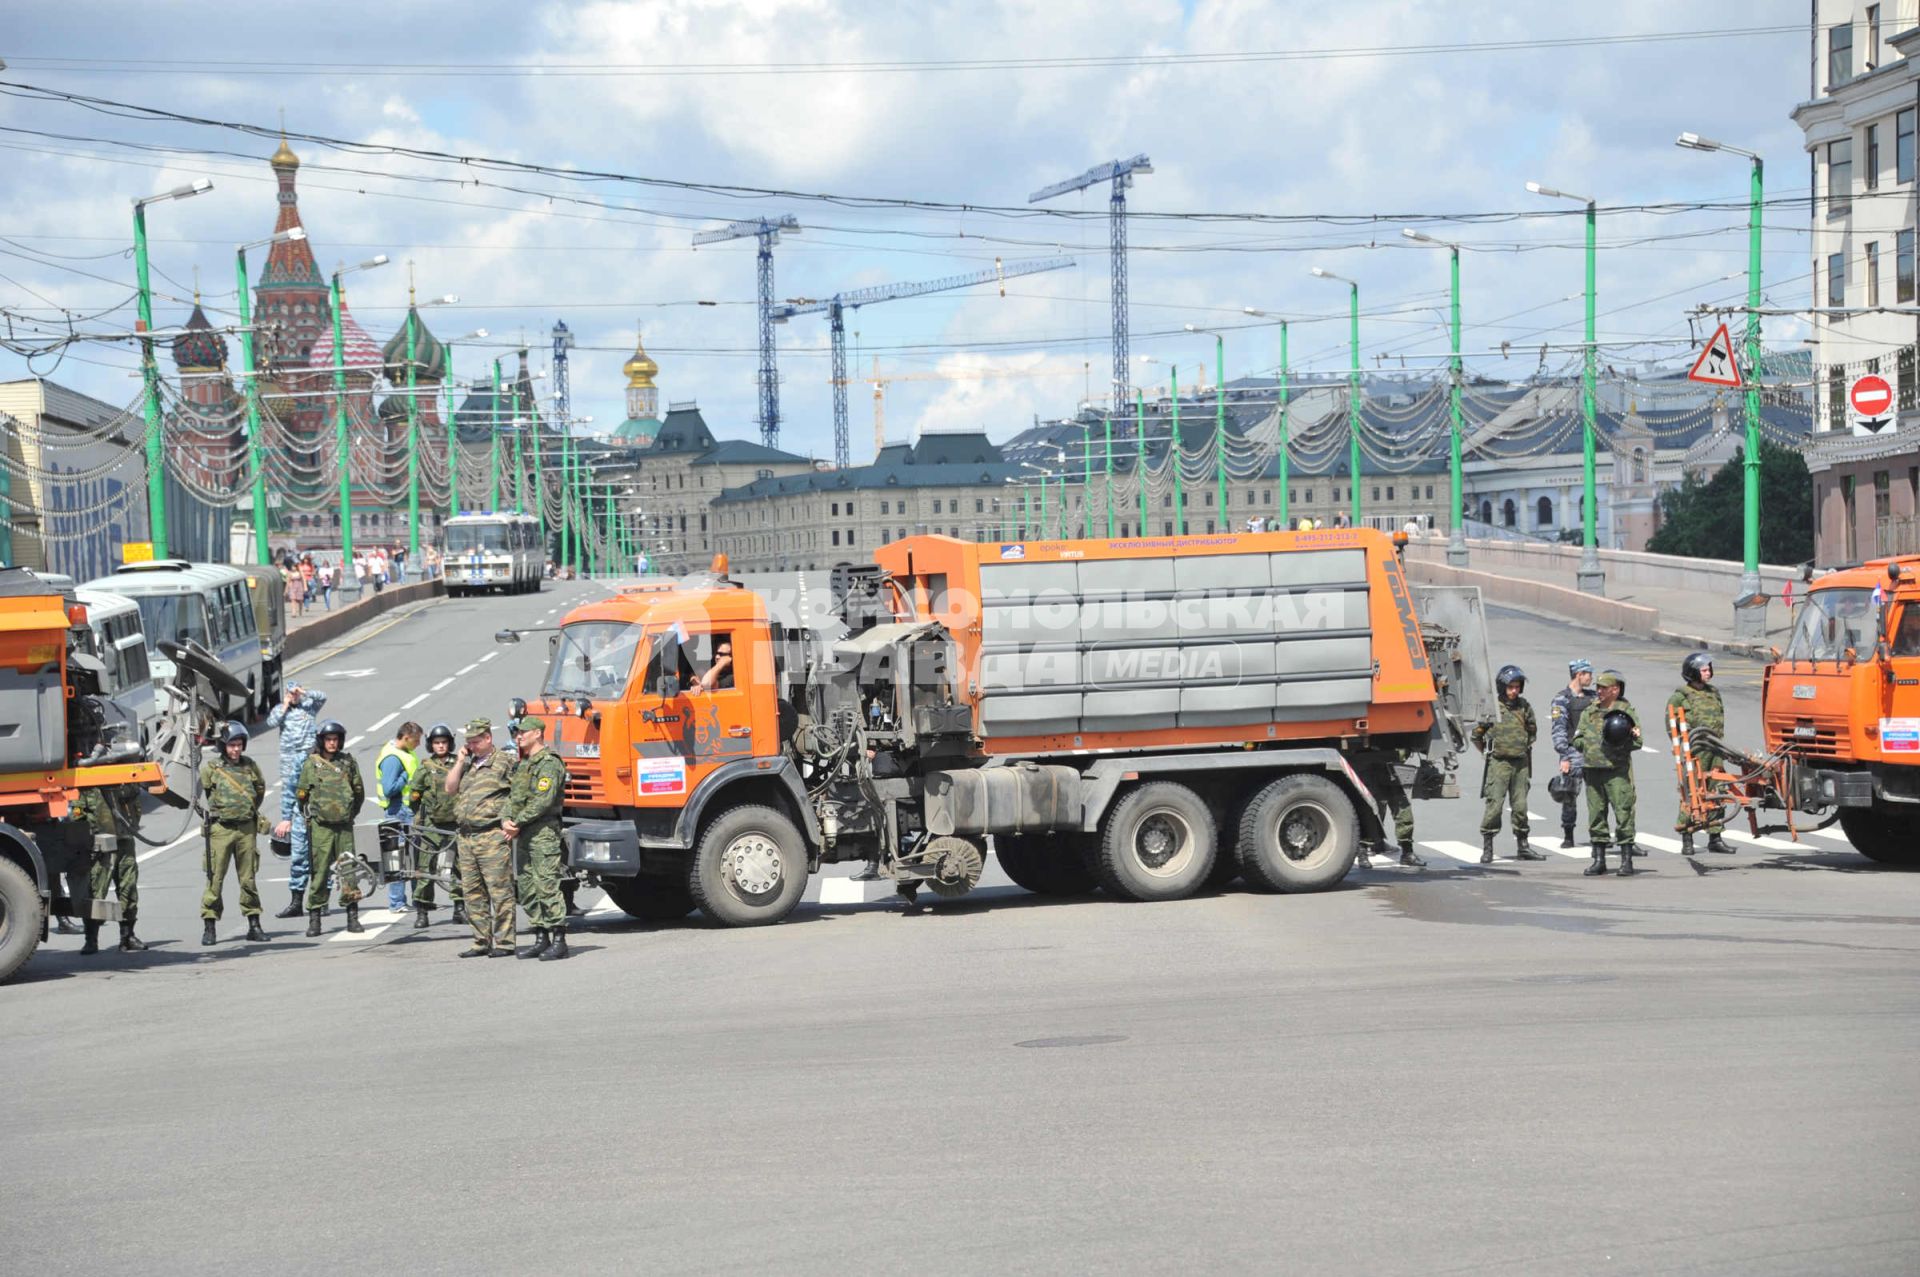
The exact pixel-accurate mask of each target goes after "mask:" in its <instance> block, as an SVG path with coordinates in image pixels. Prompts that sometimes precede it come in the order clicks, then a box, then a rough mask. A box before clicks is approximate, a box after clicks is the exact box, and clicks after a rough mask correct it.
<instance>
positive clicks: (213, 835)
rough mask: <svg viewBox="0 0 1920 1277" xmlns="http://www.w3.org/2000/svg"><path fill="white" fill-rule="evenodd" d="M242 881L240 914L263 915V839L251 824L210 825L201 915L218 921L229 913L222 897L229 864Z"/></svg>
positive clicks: (208, 827)
mask: <svg viewBox="0 0 1920 1277" xmlns="http://www.w3.org/2000/svg"><path fill="white" fill-rule="evenodd" d="M229 862H231V863H232V865H233V872H234V875H235V876H236V877H237V878H239V879H240V912H241V913H243V914H245V915H246V916H247V917H249V918H258V917H259V916H260V885H259V876H260V836H259V834H257V833H256V832H255V831H254V827H253V826H252V825H248V826H247V827H245V828H244V829H243V828H240V827H238V826H235V825H222V824H220V823H219V822H217V821H216V822H214V823H212V824H210V825H208V826H207V851H206V858H205V860H204V861H203V863H202V868H204V869H205V870H206V871H207V890H206V892H205V894H203V895H202V896H201V897H200V916H201V917H202V918H218V917H219V916H220V915H221V914H222V913H224V912H226V901H225V900H224V899H222V897H223V896H224V895H225V893H226V888H227V865H228V863H229Z"/></svg>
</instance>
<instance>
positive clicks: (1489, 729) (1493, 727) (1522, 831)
mask: <svg viewBox="0 0 1920 1277" xmlns="http://www.w3.org/2000/svg"><path fill="white" fill-rule="evenodd" d="M1493 685H1494V689H1495V691H1496V692H1498V694H1499V697H1500V708H1499V709H1498V710H1497V711H1496V713H1497V714H1498V717H1497V718H1496V719H1494V721H1492V722H1490V723H1476V724H1475V725H1474V728H1473V744H1474V748H1476V749H1478V750H1479V751H1480V752H1481V753H1483V754H1485V755H1487V769H1486V772H1485V774H1484V775H1483V776H1482V777H1481V781H1480V796H1481V797H1482V798H1484V799H1485V800H1486V807H1485V809H1484V810H1483V811H1482V812H1481V815H1480V863H1481V864H1483V865H1490V864H1492V863H1493V839H1494V835H1496V834H1498V833H1499V832H1500V809H1501V807H1503V806H1507V807H1511V808H1512V811H1513V837H1514V841H1515V843H1516V844H1517V845H1518V850H1516V851H1515V852H1514V859H1516V860H1545V859H1546V857H1545V856H1543V855H1541V854H1540V853H1539V852H1537V851H1535V850H1534V849H1533V847H1532V846H1531V845H1529V843H1528V842H1527V835H1528V833H1529V832H1530V830H1531V826H1530V825H1529V824H1528V821H1527V789H1528V788H1529V787H1530V786H1531V784H1532V783H1533V742H1534V740H1535V739H1536V738H1538V736H1539V734H1540V727H1539V724H1538V722H1536V721H1535V719H1534V716H1533V706H1531V705H1529V704H1528V703H1527V698H1526V697H1525V696H1523V695H1522V694H1521V693H1523V692H1525V691H1526V689H1527V676H1526V672H1525V671H1523V670H1522V669H1521V668H1520V667H1519V666H1518V665H1503V666H1501V667H1500V672H1499V673H1498V674H1496V675H1495V676H1494V680H1493Z"/></svg>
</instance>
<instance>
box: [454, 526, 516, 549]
mask: <svg viewBox="0 0 1920 1277" xmlns="http://www.w3.org/2000/svg"><path fill="white" fill-rule="evenodd" d="M506 548H507V525H506V524H504V523H453V524H449V525H447V553H448V554H470V553H472V552H473V551H475V550H504V549H506Z"/></svg>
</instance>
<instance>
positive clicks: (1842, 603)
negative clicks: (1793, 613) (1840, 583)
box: [1787, 589, 1880, 661]
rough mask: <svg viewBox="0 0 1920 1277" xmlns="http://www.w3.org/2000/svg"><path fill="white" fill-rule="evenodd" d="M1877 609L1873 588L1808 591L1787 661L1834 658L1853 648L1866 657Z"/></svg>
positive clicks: (1874, 630)
mask: <svg viewBox="0 0 1920 1277" xmlns="http://www.w3.org/2000/svg"><path fill="white" fill-rule="evenodd" d="M1879 623H1880V609H1879V608H1878V607H1877V606H1876V605H1875V604H1874V601H1873V591H1872V590H1865V589H1833V590H1810V591H1808V592H1807V601H1806V604H1805V606H1803V607H1802V608H1801V609H1800V619H1799V621H1797V622H1796V623H1795V624H1794V627H1793V641H1792V642H1790V643H1789V644H1788V645H1787V659H1788V660H1790V661H1837V660H1839V659H1841V658H1842V657H1843V656H1845V655H1846V651H1847V649H1848V648H1852V649H1853V652H1854V655H1855V656H1857V657H1860V658H1862V659H1865V658H1867V657H1869V656H1871V655H1872V654H1873V644H1874V640H1875V638H1876V637H1877V633H1876V627H1877V626H1878V625H1879Z"/></svg>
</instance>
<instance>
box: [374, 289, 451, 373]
mask: <svg viewBox="0 0 1920 1277" xmlns="http://www.w3.org/2000/svg"><path fill="white" fill-rule="evenodd" d="M407 314H408V315H409V316H411V317H412V319H413V367H414V374H413V375H414V380H415V381H417V382H438V381H440V380H441V379H442V378H444V377H445V376H446V375H447V348H446V347H445V346H443V345H441V344H440V339H439V338H437V337H435V336H434V335H433V334H432V333H430V332H428V331H427V321H426V320H424V319H422V318H420V311H419V310H418V309H417V308H409V309H408V311H407ZM380 358H381V361H382V362H383V363H385V364H386V366H387V380H388V381H389V382H391V383H392V384H393V385H396V386H404V385H406V384H407V323H406V320H404V319H403V320H401V321H400V327H399V328H398V329H396V330H395V331H394V334H393V336H392V337H391V338H390V339H389V340H388V341H387V344H386V346H385V348H384V349H382V350H381V352H380Z"/></svg>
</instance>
